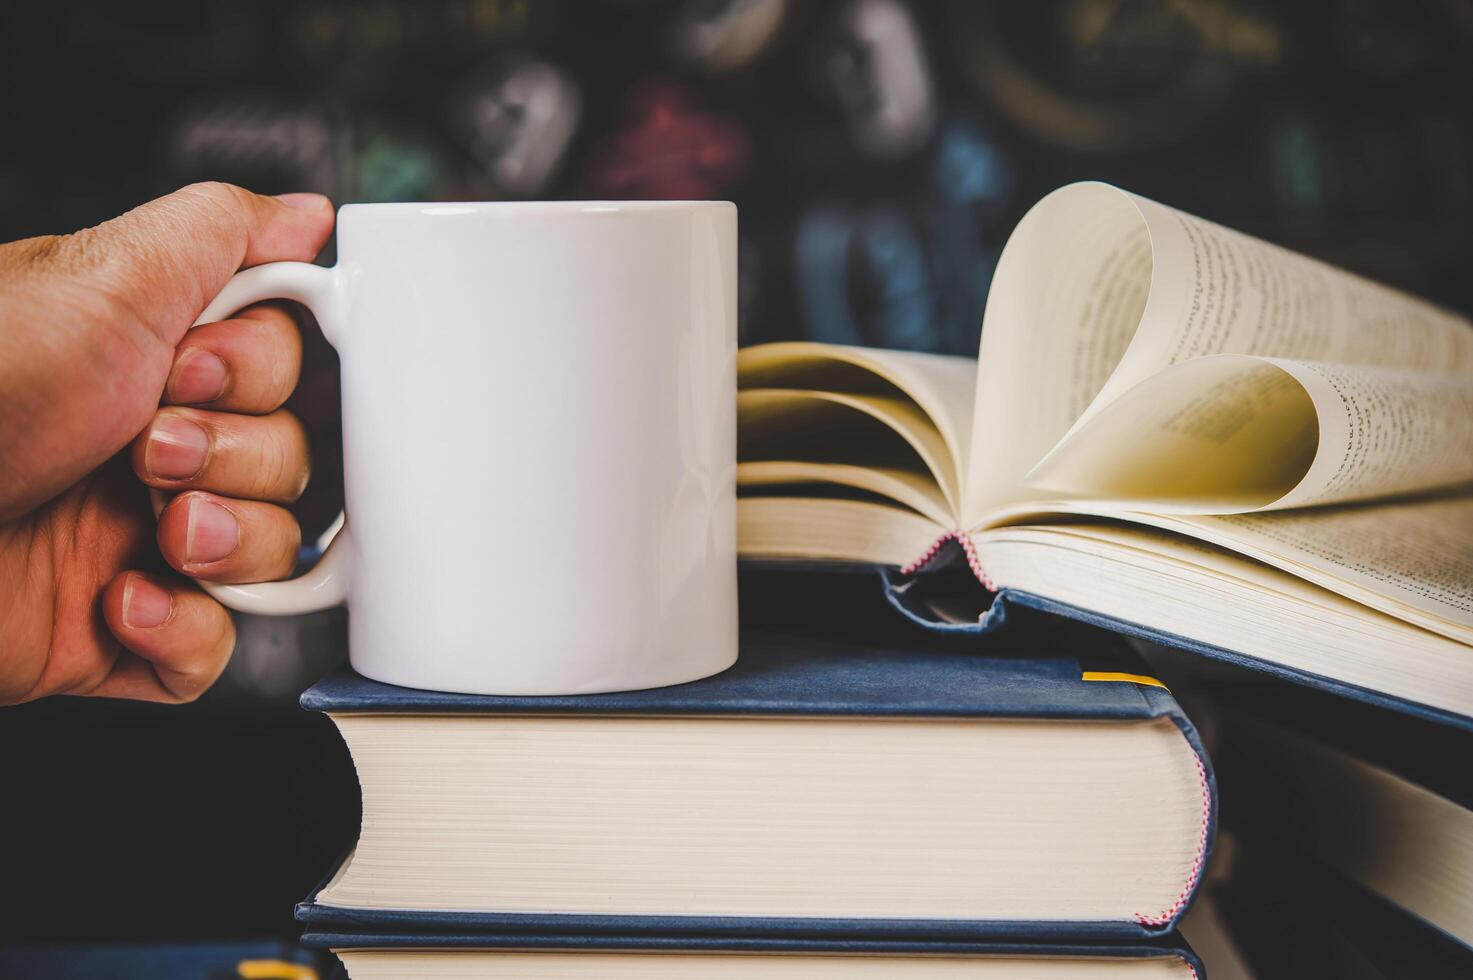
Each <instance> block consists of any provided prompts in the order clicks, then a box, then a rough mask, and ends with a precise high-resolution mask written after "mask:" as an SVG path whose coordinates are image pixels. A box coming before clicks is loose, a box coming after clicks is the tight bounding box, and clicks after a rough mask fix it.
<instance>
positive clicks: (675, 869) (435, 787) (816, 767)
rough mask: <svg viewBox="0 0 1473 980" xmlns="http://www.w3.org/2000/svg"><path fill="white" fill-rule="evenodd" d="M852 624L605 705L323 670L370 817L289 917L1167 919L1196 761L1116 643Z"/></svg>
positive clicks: (1188, 859) (580, 929)
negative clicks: (969, 646)
mask: <svg viewBox="0 0 1473 980" xmlns="http://www.w3.org/2000/svg"><path fill="white" fill-rule="evenodd" d="M857 581H858V582H860V583H863V581H864V580H863V579H860V580H857ZM870 594H871V595H873V593H872V592H871V593H870ZM748 597H749V592H744V602H745V601H746V599H747V598H748ZM877 608H878V611H879V612H880V613H881V614H883V613H884V610H883V608H879V604H877V603H873V602H871V603H870V604H869V609H870V610H875V609H877ZM860 609H861V610H862V609H863V607H860ZM864 615H865V614H864V612H862V611H856V616H857V618H858V621H859V622H860V623H861V625H863V620H864ZM773 618H780V617H773ZM890 620H892V625H897V626H902V627H903V626H904V624H903V623H902V622H901V621H899V620H898V619H895V618H894V617H890ZM862 633H863V636H862V638H860V639H837V638H833V637H816V636H811V635H804V634H803V633H802V632H794V631H791V630H788V629H777V628H767V629H764V628H762V627H759V626H749V627H747V628H746V629H745V630H744V634H743V642H742V652H741V656H740V658H739V660H738V662H737V664H736V665H735V666H734V667H732V668H731V669H730V670H728V671H726V672H725V673H723V674H720V675H717V676H715V677H711V678H708V679H706V680H702V681H698V682H695V683H691V684H685V685H681V686H677V687H670V688H665V689H661V690H651V691H637V692H632V693H624V694H599V695H581V696H569V697H544V698H528V697H481V696H468V695H455V694H441V693H435V692H429V691H416V690H408V689H403V688H397V687H390V686H387V685H383V684H379V683H376V682H374V681H371V680H367V679H365V678H362V677H359V676H354V675H342V676H337V677H333V678H329V679H327V680H324V681H322V682H321V683H319V684H318V685H316V686H315V687H313V688H312V689H310V690H309V691H307V692H306V693H305V694H304V695H303V696H302V704H303V706H304V707H306V708H308V709H310V710H314V711H323V712H326V713H327V714H328V715H329V716H331V717H332V719H333V721H334V722H335V723H336V724H337V725H338V727H339V729H340V730H341V732H342V734H343V737H344V739H345V740H346V741H347V743H348V746H349V749H350V751H351V753H352V756H353V759H354V763H355V765H356V766H357V770H358V776H359V781H360V783H361V785H362V789H363V825H362V832H361V835H360V839H359V841H358V844H357V846H356V848H355V849H354V851H353V853H352V854H351V855H350V856H349V857H348V858H347V859H346V860H345V861H344V862H343V864H342V866H341V867H340V868H339V869H338V870H337V871H336V872H335V873H333V874H332V875H331V876H330V877H329V879H328V880H327V881H326V882H324V883H323V885H322V886H321V887H320V888H319V889H318V890H317V891H316V892H315V893H314V894H313V895H312V896H311V897H310V898H309V899H308V900H307V901H305V902H304V903H302V904H301V905H300V906H299V907H298V918H299V919H300V920H301V921H303V922H304V923H307V924H308V925H309V926H310V927H311V928H313V929H314V930H333V931H364V930H368V931H376V932H424V931H433V930H438V931H448V932H457V931H459V932H519V933H535V932H553V933H561V934H573V933H580V934H586V933H597V934H600V935H660V934H663V935H674V934H680V935H687V936H688V935H708V936H727V937H733V936H747V937H756V936H763V937H781V938H785V939H787V938H796V937H810V938H811V937H828V938H831V939H834V938H857V937H888V938H892V939H893V938H911V939H931V940H936V939H946V940H951V941H961V940H974V941H975V940H984V939H995V938H999V937H1009V938H1020V937H1022V938H1035V939H1038V938H1044V939H1048V940H1057V939H1064V938H1071V937H1072V938H1074V939H1079V940H1091V941H1093V940H1100V939H1107V938H1113V939H1127V938H1137V939H1139V938H1141V937H1148V936H1158V935H1163V934H1165V933H1167V932H1169V931H1170V930H1171V929H1172V928H1173V926H1174V925H1175V923H1176V921H1177V919H1178V918H1179V917H1180V916H1181V914H1182V913H1183V911H1184V910H1185V908H1186V906H1187V904H1188V903H1189V901H1190V899H1191V897H1192V894H1193V892H1194V890H1195V889H1196V887H1197V883H1198V881H1199V879H1200V877H1201V872H1202V868H1203V866H1204V863H1205V861H1206V859H1207V854H1208V850H1209V848H1210V846H1211V841H1212V836H1213V828H1214V824H1215V819H1216V800H1215V791H1214V783H1213V776H1212V771H1211V768H1210V766H1209V764H1208V761H1207V758H1206V756H1205V754H1204V753H1203V751H1202V746H1201V743H1200V741H1199V739H1198V737H1197V734H1196V732H1195V730H1194V729H1193V728H1192V725H1191V723H1190V722H1189V721H1188V720H1187V718H1186V716H1185V715H1183V714H1182V712H1181V710H1180V708H1179V707H1178V706H1177V704H1176V701H1175V700H1174V699H1173V698H1172V697H1171V695H1170V693H1169V692H1168V691H1166V690H1165V689H1164V688H1163V687H1161V686H1159V683H1158V682H1156V681H1154V680H1153V679H1151V678H1149V677H1145V676H1142V675H1140V674H1137V673H1133V672H1132V671H1135V670H1138V669H1139V668H1138V667H1134V666H1132V664H1131V663H1129V662H1128V661H1126V660H1123V659H1121V658H1122V657H1124V655H1125V653H1126V651H1124V650H1123V648H1122V646H1121V645H1120V644H1119V643H1118V641H1117V640H1115V639H1113V638H1112V637H1111V636H1110V635H1109V634H1106V633H1100V632H1098V631H1078V630H1076V631H1072V632H1071V631H1053V632H1043V633H1040V634H1038V635H1035V636H1032V637H1030V638H1029V639H1028V640H1027V641H1026V642H1023V641H1021V640H1020V641H1018V642H1016V643H1012V642H1011V641H1007V640H1000V641H999V642H997V643H994V644H992V645H991V647H990V651H989V653H988V655H986V656H982V655H979V654H977V653H975V652H971V651H965V650H959V649H957V648H956V645H955V644H953V643H950V642H948V641H947V640H946V638H944V637H939V638H938V637H931V636H928V635H927V634H924V633H920V632H918V631H915V630H911V629H908V628H907V629H902V630H901V631H900V632H899V633H898V634H895V635H898V636H901V637H903V639H892V638H891V637H890V635H889V634H887V631H885V630H884V629H874V630H870V629H868V628H865V629H863V630H862Z"/></svg>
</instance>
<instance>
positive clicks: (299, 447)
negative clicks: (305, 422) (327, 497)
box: [259, 411, 308, 501]
mask: <svg viewBox="0 0 1473 980" xmlns="http://www.w3.org/2000/svg"><path fill="white" fill-rule="evenodd" d="M272 422H273V423H275V424H274V425H272V427H271V432H272V435H271V437H270V438H269V439H267V440H266V443H265V447H264V449H263V453H262V460H261V464H262V465H261V468H260V471H259V472H260V477H259V479H260V483H261V487H260V489H261V490H262V491H263V493H266V494H269V495H270V496H272V497H275V498H281V499H284V500H287V501H292V500H296V499H297V498H298V497H300V496H301V495H302V491H304V490H306V489H307V476H308V462H307V440H306V435H305V433H304V431H303V429H302V426H301V423H300V422H298V421H297V419H296V416H294V415H292V414H291V413H290V412H286V411H279V412H276V413H275V415H274V416H273V418H272Z"/></svg>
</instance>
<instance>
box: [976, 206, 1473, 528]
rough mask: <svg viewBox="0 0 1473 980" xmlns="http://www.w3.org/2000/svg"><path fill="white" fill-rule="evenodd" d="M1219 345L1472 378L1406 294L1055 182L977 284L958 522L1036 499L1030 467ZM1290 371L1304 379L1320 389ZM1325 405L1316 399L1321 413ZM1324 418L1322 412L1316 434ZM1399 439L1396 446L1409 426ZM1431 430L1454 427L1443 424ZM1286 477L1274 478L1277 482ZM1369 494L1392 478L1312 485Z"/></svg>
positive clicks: (1446, 439) (1440, 315)
mask: <svg viewBox="0 0 1473 980" xmlns="http://www.w3.org/2000/svg"><path fill="white" fill-rule="evenodd" d="M1223 354H1237V355H1251V356H1256V357H1259V358H1282V359H1286V360H1285V363H1288V362H1300V363H1302V362H1317V363H1321V364H1331V365H1341V366H1344V370H1345V371H1348V370H1352V368H1351V367H1349V366H1354V365H1359V366H1361V367H1363V368H1366V369H1372V370H1374V369H1381V368H1392V369H1403V370H1408V371H1422V372H1427V373H1428V374H1433V373H1436V374H1445V375H1456V376H1459V377H1461V378H1473V329H1470V324H1469V322H1468V321H1467V320H1466V319H1464V318H1462V317H1459V316H1457V315H1455V314H1453V313H1450V312H1448V311H1446V310H1443V309H1440V308H1438V307H1436V306H1434V305H1433V304H1431V303H1427V302H1424V301H1422V300H1419V299H1417V298H1416V297H1413V296H1408V295H1406V294H1405V293H1401V292H1398V291H1396V290H1394V289H1389V288H1387V287H1385V286H1382V285H1379V284H1377V283H1373V282H1370V281H1368V280H1366V279H1363V278H1361V277H1359V276H1356V275H1353V274H1351V273H1349V272H1345V271H1343V270H1340V269H1336V268H1334V267H1333V266H1330V265H1326V264H1325V263H1323V262H1318V261H1316V260H1314V259H1311V258H1308V257H1306V256H1303V255H1298V254H1295V253H1294V252H1291V251H1289V250H1288V249H1284V248H1280V247H1278V246H1276V245H1272V244H1269V243H1268V242H1263V241H1259V240H1257V239H1255V238H1252V237H1251V236H1248V235H1244V234H1242V233H1240V232H1236V231H1233V230H1231V229H1228V228H1223V227H1221V226H1219V225H1216V224H1213V223H1212V222H1210V221H1204V220H1203V219H1201V218H1196V217H1193V216H1192V215H1189V214H1185V213H1183V212H1181V211H1177V210H1175V209H1174V208H1169V207H1166V206H1165V205H1162V204H1157V203H1156V202H1154V201H1150V200H1147V199H1146V198H1143V197H1139V196H1137V195H1134V194H1130V193H1128V192H1126V191H1122V190H1120V189H1118V188H1115V187H1111V186H1109V185H1107V184H1099V183H1083V184H1071V185H1069V186H1067V187H1063V188H1060V189H1059V190H1057V191H1055V192H1054V193H1052V194H1050V195H1048V196H1047V197H1045V198H1044V199H1043V200H1042V201H1040V202H1039V203H1038V204H1037V205H1035V206H1034V207H1033V209H1032V210H1030V211H1029V212H1028V214H1027V215H1026V216H1025V217H1024V218H1023V220H1022V221H1021V222H1020V223H1019V224H1018V227H1017V228H1016V229H1015V230H1014V232H1013V234H1012V236H1011V237H1010V238H1009V239H1008V243H1007V246H1006V247H1005V248H1004V250H1003V254H1002V257H1001V259H1000V260H999V262H998V267H997V272H996V275H995V276H994V278H993V284H992V290H991V292H990V293H989V295H988V300H987V313H986V316H985V318H984V326H983V329H982V345H981V352H980V354H979V361H980V363H979V365H978V382H977V401H976V419H977V421H976V423H975V424H974V426H973V428H972V441H973V446H972V452H971V456H970V459H969V462H970V471H969V473H968V475H967V477H966V479H965V480H964V481H963V483H964V486H965V487H966V489H967V497H966V506H965V515H964V516H965V517H966V518H967V521H968V524H969V526H977V525H979V524H982V523H985V522H986V521H987V519H988V514H989V512H990V511H993V510H995V509H997V508H1001V507H1006V506H1009V505H1012V504H1016V503H1019V502H1024V501H1027V500H1030V499H1031V500H1038V499H1040V498H1039V494H1038V491H1037V486H1036V479H1034V480H1029V481H1028V482H1027V483H1025V477H1026V476H1027V475H1028V474H1029V472H1030V471H1031V470H1035V467H1037V466H1038V463H1039V461H1040V460H1042V459H1044V458H1045V457H1046V456H1050V455H1051V453H1050V451H1051V450H1053V449H1054V448H1055V446H1057V445H1058V444H1059V443H1060V442H1061V441H1063V440H1065V439H1066V438H1069V439H1072V437H1074V436H1076V435H1077V434H1078V433H1079V432H1080V431H1081V430H1082V429H1083V428H1084V427H1085V426H1087V425H1090V424H1091V423H1092V421H1093V420H1094V419H1096V418H1097V417H1099V416H1100V415H1102V414H1103V413H1105V412H1107V411H1109V410H1111V409H1112V407H1113V406H1114V405H1115V403H1116V402H1117V401H1118V400H1120V399H1123V398H1126V397H1127V396H1128V395H1129V394H1130V393H1131V392H1135V391H1137V390H1138V389H1139V386H1140V385H1142V384H1143V383H1145V382H1147V381H1148V380H1149V379H1151V378H1153V377H1154V376H1155V375H1158V374H1161V373H1163V372H1169V371H1173V370H1177V369H1178V368H1180V367H1182V366H1184V365H1186V364H1190V363H1192V362H1194V361H1196V360H1198V359H1202V358H1210V357H1212V356H1214V355H1223ZM1216 370H1218V369H1215V368H1214V369H1208V373H1212V372H1214V371H1216ZM1326 370H1331V369H1326ZM1307 371H1308V369H1306V372H1307ZM1301 373H1302V374H1303V377H1301V378H1300V380H1301V383H1302V385H1303V386H1304V387H1305V388H1306V390H1310V389H1312V390H1313V391H1312V392H1311V393H1312V394H1313V393H1316V392H1321V391H1322V389H1323V387H1324V385H1322V384H1321V383H1320V381H1318V380H1316V379H1315V378H1312V377H1310V375H1309V374H1308V373H1305V372H1301ZM1343 373H1344V372H1343V371H1342V372H1341V374H1342V375H1343ZM1296 376H1297V375H1296ZM1270 378H1271V375H1263V376H1262V380H1263V381H1264V383H1269V379H1270ZM1362 380H1366V379H1362ZM1326 383H1328V382H1326ZM1336 383H1337V384H1338V383H1340V382H1336ZM1386 383H1387V384H1390V385H1391V386H1392V388H1393V389H1396V388H1398V385H1399V384H1400V383H1399V382H1394V381H1389V380H1388V381H1387V382H1386ZM1166 384H1167V385H1168V386H1169V385H1171V384H1172V382H1169V381H1168V382H1166ZM1256 384H1257V382H1253V383H1251V384H1249V387H1254V386H1255V385H1256ZM1379 384H1380V383H1379V382H1371V381H1369V380H1367V381H1366V387H1365V389H1364V390H1365V394H1366V397H1365V398H1359V399H1357V405H1359V406H1361V407H1365V406H1367V405H1370V404H1371V403H1372V401H1373V399H1372V398H1371V396H1370V391H1371V389H1372V388H1376V387H1378V386H1379ZM1413 384H1414V385H1415V384H1416V383H1415V382H1414V383H1413ZM1433 387H1436V386H1433ZM1429 390H1430V389H1429ZM1434 397H1439V398H1440V397H1442V396H1441V395H1436V396H1434ZM1450 397H1452V398H1453V399H1454V401H1456V400H1457V396H1456V395H1453V396H1450ZM1323 401H1324V400H1323V399H1320V400H1317V401H1316V402H1315V404H1316V408H1317V409H1324V405H1322V404H1321V403H1322V402H1323ZM1137 407H1139V406H1137ZM1445 407H1446V406H1445ZM1330 414H1332V413H1330V412H1329V411H1328V410H1327V409H1325V410H1323V411H1322V412H1321V416H1322V418H1324V419H1327V420H1328V418H1329V416H1330ZM1332 428H1333V426H1330V425H1329V423H1328V422H1327V429H1326V432H1325V433H1324V436H1325V437H1326V439H1327V446H1328V444H1329V441H1330V440H1332V439H1333V437H1334V435H1335V434H1334V432H1333V431H1331V430H1332ZM1378 428H1379V426H1378ZM1392 428H1395V426H1393V427H1392ZM1357 431H1358V432H1359V433H1360V434H1361V435H1366V436H1369V435H1370V434H1371V430H1369V429H1366V428H1364V427H1362V428H1360V429H1358V430H1357ZM1142 438H1144V434H1143V435H1142ZM1376 438H1379V436H1376V437H1374V438H1373V440H1372V442H1373V443H1374V439H1376ZM1291 441H1292V439H1291V438H1290V437H1289V435H1286V436H1285V437H1284V444H1285V445H1287V443H1288V442H1291ZM1371 444H1372V443H1367V444H1366V445H1367V451H1368V452H1369V451H1371V450H1370V449H1369V446H1370V445H1371ZM1398 444H1399V445H1400V446H1402V447H1403V449H1408V450H1410V448H1411V447H1412V446H1414V445H1415V444H1416V438H1407V439H1400V441H1399V443H1398ZM1432 444H1433V445H1444V444H1456V438H1455V437H1454V436H1452V435H1451V434H1447V433H1444V434H1442V435H1438V436H1435V437H1434V438H1433V439H1432ZM1329 458H1330V457H1329V456H1326V457H1324V459H1326V460H1328V459H1329ZM1296 459H1297V457H1296ZM1050 465H1053V464H1050ZM1204 465H1208V464H1205V463H1204ZM1323 465H1330V464H1329V463H1328V462H1326V463H1324V464H1323ZM1388 465H1389V466H1391V467H1393V468H1394V467H1395V466H1399V465H1400V464H1399V463H1391V464H1388ZM1043 472H1044V471H1043V468H1039V470H1038V471H1037V472H1035V473H1034V474H1033V476H1034V477H1035V478H1038V477H1040V476H1042V475H1043ZM1285 475H1286V474H1285V473H1279V474H1277V475H1276V477H1275V479H1277V480H1279V481H1280V484H1281V482H1282V479H1283V478H1284V477H1285ZM1299 476H1300V477H1301V478H1302V477H1303V476H1305V473H1300V474H1299ZM1315 476H1316V478H1318V476H1319V474H1318V473H1317V474H1315ZM1059 478H1060V476H1059V474H1058V473H1057V472H1054V473H1052V474H1051V477H1050V479H1051V481H1053V480H1057V479H1059ZM1375 479H1376V480H1380V479H1381V478H1379V477H1377V478H1375ZM1440 479H1441V477H1438V476H1436V475H1431V476H1427V475H1423V476H1418V477H1416V478H1415V479H1414V480H1412V481H1410V482H1412V483H1422V482H1427V483H1431V482H1438V481H1439V480H1440ZM1312 482H1313V481H1311V483H1312ZM1353 482H1357V481H1353ZM1370 482H1375V481H1374V480H1373V481H1370ZM1280 484H1276V486H1278V485H1280ZM1051 485H1052V484H1051ZM1310 487H1311V484H1306V487H1305V491H1304V494H1303V495H1301V496H1300V497H1299V498H1298V503H1301V504H1302V503H1308V502H1310V499H1311V497H1313V495H1314V493H1315V492H1317V491H1312V490H1311V489H1310ZM1268 489H1269V488H1265V487H1258V488H1257V489H1255V490H1254V491H1253V493H1252V494H1251V495H1250V496H1251V497H1252V500H1250V501H1248V502H1247V503H1245V502H1243V501H1238V502H1236V503H1234V504H1233V505H1232V508H1230V509H1254V508H1256V507H1261V506H1266V505H1267V504H1268V503H1270V502H1272V500H1277V498H1278V497H1282V496H1284V495H1285V494H1287V493H1288V492H1289V491H1290V490H1293V489H1294V487H1293V486H1292V485H1291V486H1286V487H1283V488H1282V492H1281V493H1278V494H1270V493H1269V492H1268ZM1383 492H1395V491H1394V490H1392V489H1389V484H1388V485H1386V486H1384V487H1383V488H1382V489H1372V488H1370V487H1369V484H1361V483H1359V482H1357V485H1356V486H1354V487H1352V486H1351V485H1350V484H1345V485H1344V486H1341V487H1340V488H1339V489H1332V490H1329V491H1327V492H1326V496H1325V497H1324V499H1325V500H1339V499H1349V498H1353V497H1361V496H1367V495H1375V494H1379V493H1383ZM1253 501H1256V503H1254V502H1253Z"/></svg>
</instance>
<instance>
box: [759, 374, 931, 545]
mask: <svg viewBox="0 0 1473 980" xmlns="http://www.w3.org/2000/svg"><path fill="white" fill-rule="evenodd" d="M737 418H738V429H737V459H738V461H739V462H743V463H750V462H790V463H800V462H806V463H837V464H841V465H844V466H850V467H872V468H875V469H892V470H901V471H905V472H908V473H910V474H912V475H913V478H919V479H927V478H928V479H929V480H930V482H931V483H932V484H934V485H935V486H936V487H937V488H938V489H939V491H940V494H941V496H942V497H943V498H944V499H945V501H946V504H947V511H948V513H950V514H951V515H952V517H951V518H950V519H949V520H948V521H947V524H949V525H951V524H954V523H955V520H956V518H955V514H956V512H957V500H958V489H957V475H956V466H955V464H954V463H953V461H952V456H951V453H950V451H949V450H948V447H947V446H946V443H945V440H944V439H943V438H942V436H941V433H940V432H938V431H937V429H936V426H935V425H933V424H932V422H931V418H930V416H929V415H927V414H926V413H924V412H922V411H921V410H920V409H919V408H918V407H917V406H916V405H915V403H914V402H911V401H909V400H908V399H903V398H891V397H885V396H881V395H852V394H844V393H840V392H833V391H805V390H799V389H787V388H744V389H742V390H741V391H739V392H737ZM871 489H872V488H871Z"/></svg>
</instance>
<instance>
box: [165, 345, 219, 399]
mask: <svg viewBox="0 0 1473 980" xmlns="http://www.w3.org/2000/svg"><path fill="white" fill-rule="evenodd" d="M224 393H225V362H224V361H222V360H220V358H218V357H216V356H215V355H214V354H212V353H210V352H209V351H207V350H199V349H197V348H191V349H190V350H187V351H185V352H184V354H183V355H182V356H181V357H180V358H179V363H178V364H176V365H174V376H173V377H172V378H170V379H169V397H170V398H171V399H172V400H174V401H176V402H186V403H191V404H192V403H196V402H212V401H214V400H215V399H216V398H219V397H220V396H221V395H223V394H224Z"/></svg>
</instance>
